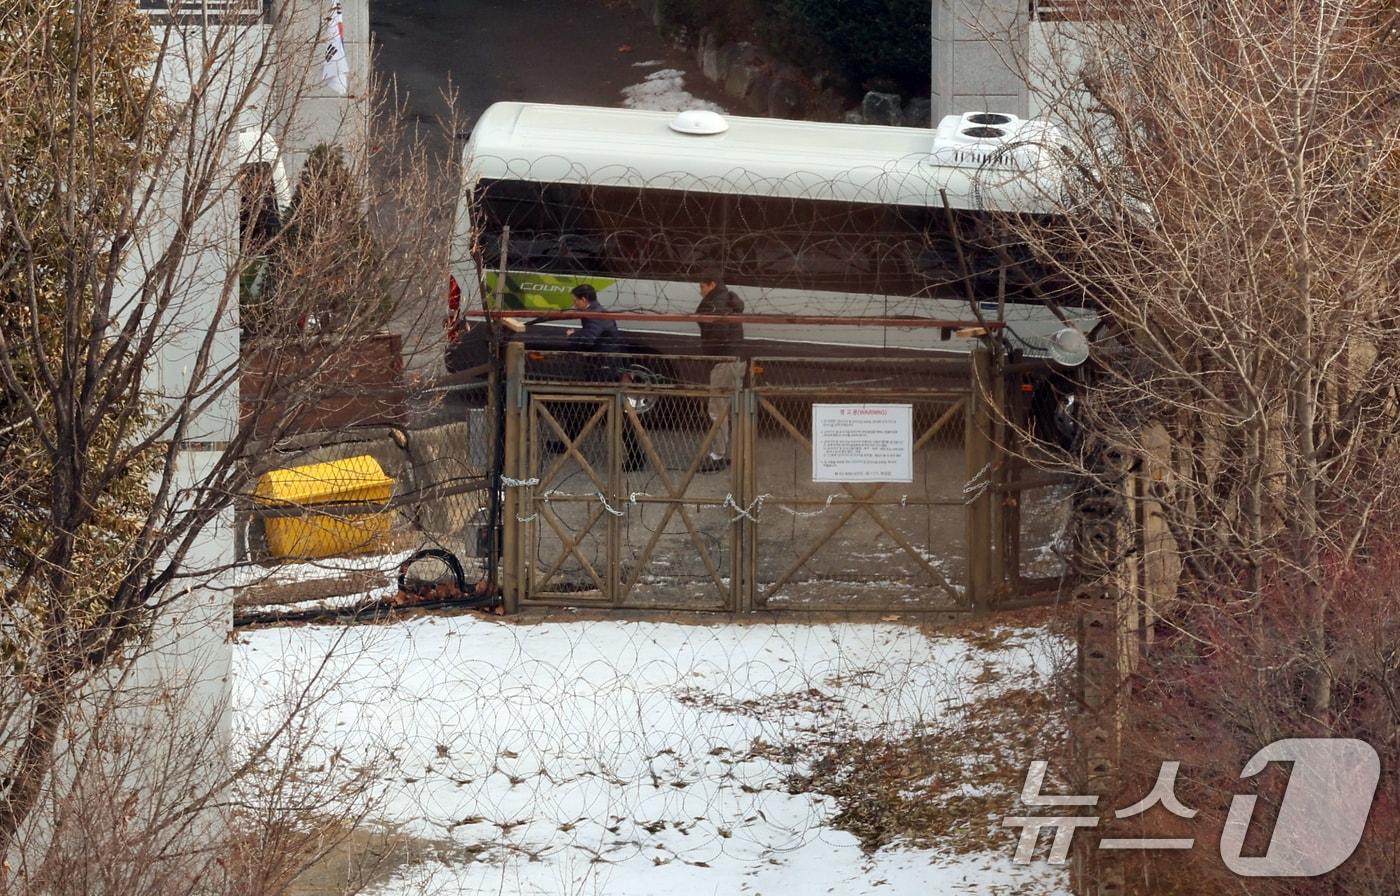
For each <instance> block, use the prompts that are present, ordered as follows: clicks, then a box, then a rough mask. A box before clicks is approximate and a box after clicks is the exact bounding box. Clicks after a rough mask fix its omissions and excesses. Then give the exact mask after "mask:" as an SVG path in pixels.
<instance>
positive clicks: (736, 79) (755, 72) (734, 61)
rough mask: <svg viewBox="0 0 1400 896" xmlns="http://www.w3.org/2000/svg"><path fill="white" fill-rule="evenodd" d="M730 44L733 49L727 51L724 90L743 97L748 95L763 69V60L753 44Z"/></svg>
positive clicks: (740, 97) (731, 94) (734, 95)
mask: <svg viewBox="0 0 1400 896" xmlns="http://www.w3.org/2000/svg"><path fill="white" fill-rule="evenodd" d="M731 46H732V47H733V49H732V50H730V52H729V53H728V57H727V63H728V64H727V65H725V71H724V92H725V93H727V94H729V95H730V96H733V97H738V98H739V99H743V98H744V97H746V96H748V95H749V91H750V90H752V89H753V86H754V82H755V81H757V80H758V76H759V74H760V73H761V72H762V71H763V69H764V65H763V60H762V58H761V57H760V56H759V53H758V50H756V49H754V46H753V44H749V43H737V44H732V45H731ZM726 49H729V48H726ZM721 55H722V56H723V55H724V54H721Z"/></svg>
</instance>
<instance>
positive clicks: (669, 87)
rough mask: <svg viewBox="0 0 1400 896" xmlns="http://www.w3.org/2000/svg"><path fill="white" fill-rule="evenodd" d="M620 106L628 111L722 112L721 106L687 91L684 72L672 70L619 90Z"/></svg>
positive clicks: (649, 76)
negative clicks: (700, 110) (706, 110)
mask: <svg viewBox="0 0 1400 896" xmlns="http://www.w3.org/2000/svg"><path fill="white" fill-rule="evenodd" d="M622 105H624V106H626V107H627V108H628V109H650V110H651V111H653V112H684V111H686V110H688V109H708V110H710V111H711V112H723V111H724V108H723V107H721V106H719V105H717V104H715V103H712V102H710V101H709V100H702V99H699V98H697V97H695V96H694V95H692V94H691V93H690V91H688V90H686V89H685V72H683V71H681V70H680V69H675V68H663V69H661V70H660V71H655V72H652V73H651V74H649V75H647V76H646V78H645V79H644V80H643V81H642V83H640V84H633V85H632V86H631V87H624V88H622Z"/></svg>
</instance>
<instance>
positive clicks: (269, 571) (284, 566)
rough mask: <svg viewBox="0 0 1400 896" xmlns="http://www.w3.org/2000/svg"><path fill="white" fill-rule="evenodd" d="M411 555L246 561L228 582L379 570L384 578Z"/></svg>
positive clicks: (245, 583) (268, 581)
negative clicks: (269, 561)
mask: <svg viewBox="0 0 1400 896" xmlns="http://www.w3.org/2000/svg"><path fill="white" fill-rule="evenodd" d="M412 554H413V552H412V551H395V552H393V553H389V554H360V555H357V556H353V557H327V558H326V559H324V560H305V561H302V562H299V563H272V564H269V565H267V566H263V565H260V564H257V563H249V564H247V565H244V566H240V567H238V568H237V569H235V570H234V571H233V574H232V576H231V579H230V584H231V585H233V587H235V588H245V587H247V586H249V585H287V584H291V583H293V582H304V581H306V580H307V579H325V578H333V577H335V576H341V575H348V574H351V573H357V572H360V573H363V572H383V573H384V575H385V576H386V577H387V578H393V577H395V576H397V575H398V570H399V564H401V563H403V562H404V561H405V560H407V559H408V558H409V557H410V556H411V555H412Z"/></svg>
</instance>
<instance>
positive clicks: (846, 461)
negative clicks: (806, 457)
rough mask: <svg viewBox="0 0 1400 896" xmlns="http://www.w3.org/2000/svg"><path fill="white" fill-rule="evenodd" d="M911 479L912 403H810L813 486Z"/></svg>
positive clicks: (912, 461)
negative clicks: (825, 483)
mask: <svg viewBox="0 0 1400 896" xmlns="http://www.w3.org/2000/svg"><path fill="white" fill-rule="evenodd" d="M913 480H914V406H913V405H909V404H814V405H812V481H813V482H912V481H913Z"/></svg>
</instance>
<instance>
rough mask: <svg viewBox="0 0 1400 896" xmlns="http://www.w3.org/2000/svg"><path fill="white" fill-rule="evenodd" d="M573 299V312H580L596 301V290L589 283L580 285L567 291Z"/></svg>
mask: <svg viewBox="0 0 1400 896" xmlns="http://www.w3.org/2000/svg"><path fill="white" fill-rule="evenodd" d="M569 294H570V295H572V296H573V297H574V310H576V311H582V310H583V309H584V308H585V307H586V306H588V305H592V304H593V303H594V302H596V301H598V290H596V289H594V288H593V285H592V284H591V283H581V284H579V285H578V286H575V287H574V288H573V289H571V290H569Z"/></svg>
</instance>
